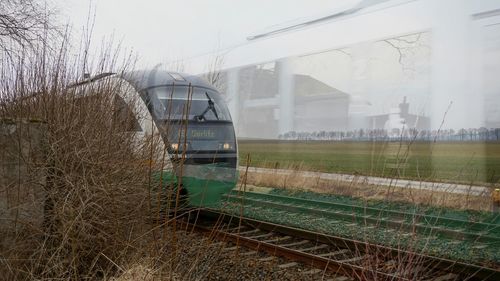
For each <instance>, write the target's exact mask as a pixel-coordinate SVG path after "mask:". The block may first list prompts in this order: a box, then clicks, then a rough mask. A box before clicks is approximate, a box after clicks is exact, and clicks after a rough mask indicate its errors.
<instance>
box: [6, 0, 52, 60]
mask: <svg viewBox="0 0 500 281" xmlns="http://www.w3.org/2000/svg"><path fill="white" fill-rule="evenodd" d="M53 14H54V12H53V10H52V9H50V8H49V7H48V5H47V3H46V2H45V1H41V0H2V1H0V52H1V53H0V58H1V57H3V56H11V55H12V54H13V53H16V52H18V51H19V50H23V49H26V48H34V47H36V46H38V45H39V43H43V42H47V40H48V39H49V37H50V36H51V32H52V31H53V30H54V26H52V25H51V24H50V21H49V18H51V17H52V15H53Z"/></svg>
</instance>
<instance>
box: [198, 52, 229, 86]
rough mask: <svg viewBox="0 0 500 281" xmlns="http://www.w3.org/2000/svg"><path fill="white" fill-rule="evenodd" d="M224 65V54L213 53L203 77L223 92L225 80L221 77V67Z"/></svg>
mask: <svg viewBox="0 0 500 281" xmlns="http://www.w3.org/2000/svg"><path fill="white" fill-rule="evenodd" d="M223 65H224V56H223V55H215V56H214V57H213V58H212V60H211V61H210V62H208V65H207V72H206V73H205V74H203V77H204V78H205V79H206V80H207V81H208V82H209V83H210V84H212V85H213V86H214V87H215V88H217V89H218V90H219V91H220V92H225V91H224V90H225V82H224V79H222V73H221V68H222V66H223Z"/></svg>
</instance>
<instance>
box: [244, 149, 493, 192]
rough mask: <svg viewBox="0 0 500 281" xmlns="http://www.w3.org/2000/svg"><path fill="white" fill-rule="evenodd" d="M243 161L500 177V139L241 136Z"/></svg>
mask: <svg viewBox="0 0 500 281" xmlns="http://www.w3.org/2000/svg"><path fill="white" fill-rule="evenodd" d="M238 145H239V155H240V159H241V160H240V165H246V163H245V162H246V160H245V159H246V157H247V155H248V154H249V155H250V157H251V164H250V166H255V167H265V168H283V169H301V170H310V171H322V172H332V173H347V174H361V175H370V176H389V177H400V178H409V179H418V180H426V181H447V182H461V183H471V182H476V183H484V182H489V183H492V182H494V183H497V182H499V181H500V143H480V142H447V143H444V142H438V143H430V142H416V143H411V144H409V143H399V142H326V141H308V142H302V141H277V140H240V141H239V142H238Z"/></svg>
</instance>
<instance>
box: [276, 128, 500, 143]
mask: <svg viewBox="0 0 500 281" xmlns="http://www.w3.org/2000/svg"><path fill="white" fill-rule="evenodd" d="M279 139H281V140H332V141H374V140H375V141H378V140H380V141H387V140H416V141H500V128H490V129H488V128H485V127H481V128H469V129H460V130H453V129H448V130H417V129H406V130H399V129H394V130H391V131H388V130H385V129H373V130H369V129H359V130H352V131H319V132H295V131H291V132H288V133H285V134H281V135H279Z"/></svg>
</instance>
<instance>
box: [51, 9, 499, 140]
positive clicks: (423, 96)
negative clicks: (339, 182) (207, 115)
mask: <svg viewBox="0 0 500 281" xmlns="http://www.w3.org/2000/svg"><path fill="white" fill-rule="evenodd" d="M331 2H334V3H331ZM58 5H59V6H60V7H61V14H62V17H61V21H63V22H64V21H66V22H68V23H70V24H71V25H72V26H73V29H74V30H75V34H74V36H79V30H81V27H82V26H85V25H87V26H88V25H89V24H88V22H89V21H88V18H89V16H90V25H91V26H92V27H93V29H92V34H93V41H94V42H99V41H100V39H101V38H102V37H105V36H107V37H109V36H111V35H113V36H114V38H115V40H118V41H120V42H121V44H122V46H125V47H127V48H130V49H132V50H133V51H134V52H135V53H137V55H138V56H139V58H140V59H139V61H138V64H137V65H138V67H140V68H147V67H151V66H154V65H157V64H159V63H161V64H162V67H163V68H175V69H174V70H178V69H180V70H182V71H184V72H190V73H197V74H203V73H205V72H208V71H217V72H220V73H221V74H222V75H221V77H222V79H221V81H219V82H218V86H219V88H220V91H221V92H222V93H223V94H224V95H225V97H226V100H227V102H228V105H229V109H230V111H231V115H232V117H233V119H234V122H235V124H236V127H237V133H238V135H239V136H240V137H248V138H278V137H280V136H281V137H282V136H283V135H284V134H286V133H288V132H320V131H327V132H328V131H352V130H360V129H364V130H366V129H368V130H373V129H384V130H388V131H394V130H395V132H399V131H400V130H404V129H405V128H406V129H411V128H415V129H417V130H438V129H439V130H448V129H453V130H460V129H463V128H465V129H469V128H476V129H478V128H481V127H485V128H498V127H500V111H499V110H498V108H500V84H499V83H498V82H497V77H498V76H499V74H500V3H499V2H498V1H493V0H492V1H488V0H483V1H466V0H460V1H455V0H444V1H433V0H413V1H409V0H405V1H403V0H365V1H360V0H358V1H348V0H346V1H319V0H315V1H284V0H280V1H272V2H270V1H238V2H235V1H222V0H220V1H142V2H137V1H128V0H125V1H120V3H119V4H118V3H117V2H116V1H105V0H100V1H92V2H87V1H75V0H72V1H64V2H63V1H60V3H59V4H58ZM216 58H218V59H219V60H218V63H216V64H214V61H215V59H216Z"/></svg>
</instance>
